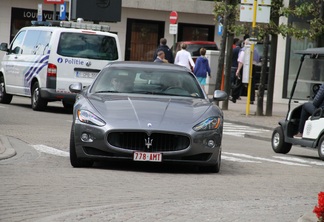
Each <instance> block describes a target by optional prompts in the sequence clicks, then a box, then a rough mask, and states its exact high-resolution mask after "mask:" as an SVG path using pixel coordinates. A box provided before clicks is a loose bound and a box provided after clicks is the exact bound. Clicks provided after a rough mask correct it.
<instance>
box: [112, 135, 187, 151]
mask: <svg viewBox="0 0 324 222" xmlns="http://www.w3.org/2000/svg"><path fill="white" fill-rule="evenodd" d="M108 143H109V144H111V145H112V146H115V147H118V148H122V149H127V150H136V151H145V152H165V151H176V150H183V149H186V148H187V147H188V146H189V145H190V139H189V138H188V137H187V136H183V135H176V134H167V133H152V134H151V135H150V136H148V134H147V133H145V132H112V133H109V135H108Z"/></svg>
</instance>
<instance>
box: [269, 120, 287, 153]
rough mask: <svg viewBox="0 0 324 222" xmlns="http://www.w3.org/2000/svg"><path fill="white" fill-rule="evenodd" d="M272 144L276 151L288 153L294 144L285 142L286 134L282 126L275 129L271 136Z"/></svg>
mask: <svg viewBox="0 0 324 222" xmlns="http://www.w3.org/2000/svg"><path fill="white" fill-rule="evenodd" d="M271 145H272V149H273V151H274V152H275V153H283V154H287V153H289V151H290V150H291V146H292V144H291V143H286V142H285V136H284V132H283V129H282V127H281V126H278V127H277V128H275V129H274V131H273V133H272V138H271Z"/></svg>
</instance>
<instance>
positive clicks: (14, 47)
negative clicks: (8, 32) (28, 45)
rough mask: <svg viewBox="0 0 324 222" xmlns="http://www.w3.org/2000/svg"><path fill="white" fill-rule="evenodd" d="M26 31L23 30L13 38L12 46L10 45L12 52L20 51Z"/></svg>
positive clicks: (17, 52)
mask: <svg viewBox="0 0 324 222" xmlns="http://www.w3.org/2000/svg"><path fill="white" fill-rule="evenodd" d="M25 33H26V31H21V32H19V33H18V34H17V36H16V38H15V39H14V40H13V42H12V44H11V47H10V53H14V54H19V53H20V49H21V48H20V47H21V44H22V41H23V40H24V37H25Z"/></svg>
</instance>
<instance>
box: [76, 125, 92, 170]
mask: <svg viewBox="0 0 324 222" xmlns="http://www.w3.org/2000/svg"><path fill="white" fill-rule="evenodd" d="M70 162H71V165H72V166H73V167H91V166H92V165H93V161H85V160H80V159H78V157H77V155H76V150H75V141H74V130H73V126H72V129H71V135H70Z"/></svg>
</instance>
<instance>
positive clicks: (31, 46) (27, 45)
mask: <svg viewBox="0 0 324 222" xmlns="http://www.w3.org/2000/svg"><path fill="white" fill-rule="evenodd" d="M39 34H40V31H37V30H28V31H27V34H26V37H25V40H24V45H23V47H22V54H24V55H35V54H36V51H37V41H38V38H39Z"/></svg>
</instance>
